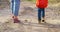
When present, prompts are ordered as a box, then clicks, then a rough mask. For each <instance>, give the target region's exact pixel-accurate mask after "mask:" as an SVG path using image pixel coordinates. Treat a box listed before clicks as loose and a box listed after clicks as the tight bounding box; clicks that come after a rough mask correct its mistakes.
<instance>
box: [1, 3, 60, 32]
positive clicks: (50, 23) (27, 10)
mask: <svg viewBox="0 0 60 32" xmlns="http://www.w3.org/2000/svg"><path fill="white" fill-rule="evenodd" d="M59 8H60V7H56V6H55V7H54V6H50V5H49V7H48V8H46V22H47V23H46V24H45V23H44V24H38V21H37V8H36V7H35V4H34V3H31V2H21V8H20V12H19V19H20V20H21V22H22V23H19V24H16V23H15V24H14V23H13V22H12V20H10V14H11V11H10V9H9V8H5V9H3V10H0V32H60V31H59V30H60V25H59V24H60V22H59V21H60V20H59V19H60V14H59V11H60V9H59ZM26 20H27V21H26Z"/></svg>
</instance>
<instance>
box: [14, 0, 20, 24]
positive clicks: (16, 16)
mask: <svg viewBox="0 0 60 32" xmlns="http://www.w3.org/2000/svg"><path fill="white" fill-rule="evenodd" d="M19 6H20V0H14V6H13V15H14V23H18V22H20V21H19V20H18V12H19Z"/></svg>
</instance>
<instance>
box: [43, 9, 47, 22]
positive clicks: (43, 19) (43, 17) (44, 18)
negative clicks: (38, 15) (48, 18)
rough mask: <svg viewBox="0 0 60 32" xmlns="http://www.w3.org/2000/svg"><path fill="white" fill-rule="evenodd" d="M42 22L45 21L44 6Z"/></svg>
mask: <svg viewBox="0 0 60 32" xmlns="http://www.w3.org/2000/svg"><path fill="white" fill-rule="evenodd" d="M42 22H45V9H44V8H42ZM45 23H46V22H45Z"/></svg>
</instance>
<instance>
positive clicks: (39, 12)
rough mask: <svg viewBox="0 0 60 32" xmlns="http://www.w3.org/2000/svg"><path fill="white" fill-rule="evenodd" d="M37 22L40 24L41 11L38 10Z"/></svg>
mask: <svg viewBox="0 0 60 32" xmlns="http://www.w3.org/2000/svg"><path fill="white" fill-rule="evenodd" d="M38 22H39V23H40V22H41V9H40V8H38Z"/></svg>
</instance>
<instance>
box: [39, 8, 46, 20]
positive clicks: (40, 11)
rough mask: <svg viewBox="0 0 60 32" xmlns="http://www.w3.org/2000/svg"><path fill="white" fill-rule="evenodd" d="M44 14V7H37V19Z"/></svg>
mask: <svg viewBox="0 0 60 32" xmlns="http://www.w3.org/2000/svg"><path fill="white" fill-rule="evenodd" d="M44 16H45V10H44V8H38V19H39V20H41V17H44Z"/></svg>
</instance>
